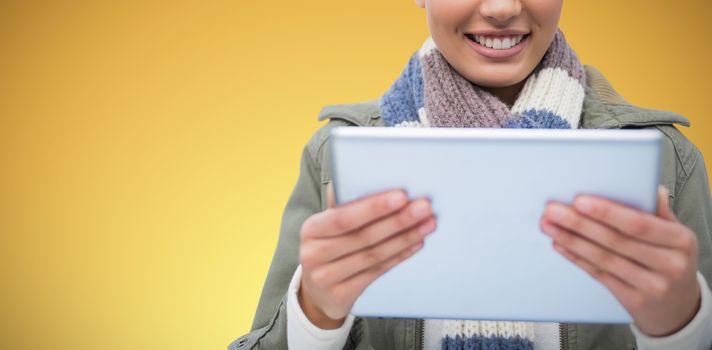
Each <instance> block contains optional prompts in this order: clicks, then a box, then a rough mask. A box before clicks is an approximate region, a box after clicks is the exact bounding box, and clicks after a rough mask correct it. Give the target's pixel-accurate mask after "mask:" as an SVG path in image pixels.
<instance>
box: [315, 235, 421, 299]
mask: <svg viewBox="0 0 712 350" xmlns="http://www.w3.org/2000/svg"><path fill="white" fill-rule="evenodd" d="M426 235H427V233H424V232H423V231H421V230H419V229H418V228H417V227H416V228H412V229H409V230H406V231H403V232H401V233H399V234H397V235H395V236H394V237H391V238H389V239H388V240H386V241H384V242H382V243H379V244H377V245H375V246H372V247H369V248H366V249H362V250H360V251H357V252H355V253H353V254H350V255H347V256H345V257H344V258H342V259H338V260H336V261H334V262H331V263H328V264H324V265H322V266H321V267H318V268H317V269H316V270H314V271H313V272H312V275H311V277H312V279H313V280H314V281H315V283H319V284H321V285H330V284H335V283H337V282H340V281H343V280H346V279H348V278H350V277H352V276H354V275H356V274H358V273H360V272H362V271H364V270H367V269H370V268H372V267H374V266H377V265H379V264H381V263H383V262H384V261H387V260H388V259H391V258H393V257H394V256H397V255H398V254H399V253H400V252H402V251H403V249H406V248H407V247H409V246H412V245H414V244H417V243H419V242H422V241H423V239H424V238H425V236H426Z"/></svg>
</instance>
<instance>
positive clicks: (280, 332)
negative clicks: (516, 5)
mask: <svg viewBox="0 0 712 350" xmlns="http://www.w3.org/2000/svg"><path fill="white" fill-rule="evenodd" d="M586 73H587V86H586V96H585V100H584V107H583V112H582V116H581V125H582V126H581V127H582V128H603V129H620V128H655V129H658V130H660V131H661V132H662V133H663V135H664V142H663V143H664V148H663V170H662V176H661V183H662V184H663V185H665V186H666V187H667V188H668V189H670V205H671V207H672V209H673V210H674V212H675V213H676V214H677V216H678V218H679V219H680V221H681V222H682V223H684V224H685V225H687V226H688V227H690V228H691V229H692V230H694V232H695V233H696V234H697V237H698V239H699V247H700V249H699V269H700V271H701V272H702V274H703V275H704V276H705V278H706V280H707V281H712V240H711V238H710V235H711V233H710V229H711V228H712V199H711V198H710V189H709V183H708V181H707V173H706V170H705V165H704V161H703V159H702V155H701V154H700V151H699V150H698V149H697V148H696V147H695V146H694V145H693V144H692V143H690V141H688V140H687V138H685V136H683V135H682V133H680V131H678V130H677V129H676V127H675V124H678V125H683V126H689V121H688V120H687V119H685V118H684V117H682V116H680V115H677V114H674V113H670V112H663V111H656V110H649V109H642V108H638V107H635V106H633V105H631V104H629V103H628V102H626V101H625V100H624V99H623V98H622V97H620V96H619V95H618V94H617V93H616V92H615V90H613V88H612V87H611V86H610V84H609V83H608V81H607V80H606V79H605V78H604V77H603V76H602V75H601V74H600V72H598V71H597V70H596V69H595V68H592V67H588V66H587V67H586ZM326 119H328V120H329V122H328V123H327V124H326V125H324V126H323V127H322V128H321V129H319V130H318V131H317V132H316V133H315V134H314V135H313V137H312V138H311V139H310V140H309V142H308V143H307V145H306V146H305V147H304V150H303V153H302V159H301V170H300V176H299V179H298V181H297V184H296V186H295V188H294V191H293V193H292V195H291V197H290V198H289V201H288V202H287V206H286V208H285V210H284V216H283V218H282V226H281V232H280V236H279V243H278V244H277V249H276V251H275V253H274V257H273V259H272V264H271V266H270V269H269V273H268V275H267V280H266V281H265V284H264V289H263V290H262V296H261V297H260V301H259V305H258V307H257V312H256V314H255V318H254V321H253V323H252V330H251V331H250V333H248V334H246V335H244V336H242V337H241V338H239V339H237V340H236V341H234V342H233V343H232V344H230V346H229V349H230V350H245V349H271V350H272V349H286V348H287V316H286V313H287V308H286V306H287V297H286V295H287V287H288V285H289V282H290V280H291V277H292V275H293V274H294V271H295V269H296V267H297V265H298V264H299V233H300V228H301V226H302V223H303V222H304V221H305V220H306V219H307V218H308V217H309V216H311V215H313V214H315V213H317V212H320V211H322V210H324V209H325V208H326V203H327V201H326V185H327V184H328V183H329V182H330V181H331V166H330V161H329V160H330V157H329V143H328V142H327V140H328V137H329V130H330V129H331V128H333V127H336V126H383V125H384V122H383V120H382V119H381V117H380V114H379V109H378V103H377V101H371V102H366V103H360V104H351V105H335V106H327V107H325V108H324V109H323V110H322V111H321V113H320V115H319V120H326ZM710 285H712V283H710ZM582 302H585V300H582ZM422 327H423V321H422V320H416V319H384V318H361V317H357V318H356V320H355V321H354V324H353V326H352V328H351V331H350V334H349V338H348V340H347V342H346V345H345V347H344V348H345V349H359V350H361V349H378V350H380V349H384V350H385V349H396V350H400V349H413V350H419V349H421V348H422V345H421V344H422ZM561 330H562V332H561V338H562V348H568V349H606V350H610V349H634V348H635V347H636V344H635V338H634V336H633V334H632V333H631V330H630V327H629V326H628V325H613V324H610V325H609V324H565V325H563V327H562V328H561Z"/></svg>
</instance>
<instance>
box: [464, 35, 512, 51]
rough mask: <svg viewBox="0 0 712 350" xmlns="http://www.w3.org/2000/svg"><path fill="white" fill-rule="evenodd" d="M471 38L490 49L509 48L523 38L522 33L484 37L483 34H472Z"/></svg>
mask: <svg viewBox="0 0 712 350" xmlns="http://www.w3.org/2000/svg"><path fill="white" fill-rule="evenodd" d="M471 38H474V40H475V41H476V42H477V43H478V44H480V45H482V46H486V47H489V48H491V49H495V50H506V49H509V48H512V47H513V46H515V45H517V44H519V43H520V42H521V41H522V39H523V38H524V35H514V36H509V37H504V38H502V37H497V38H493V37H486V36H484V35H474V36H472V37H471Z"/></svg>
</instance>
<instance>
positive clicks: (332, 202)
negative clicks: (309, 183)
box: [326, 181, 336, 208]
mask: <svg viewBox="0 0 712 350" xmlns="http://www.w3.org/2000/svg"><path fill="white" fill-rule="evenodd" d="M326 205H327V208H334V207H336V199H335V198H334V182H333V181H332V182H329V183H328V184H327V185H326Z"/></svg>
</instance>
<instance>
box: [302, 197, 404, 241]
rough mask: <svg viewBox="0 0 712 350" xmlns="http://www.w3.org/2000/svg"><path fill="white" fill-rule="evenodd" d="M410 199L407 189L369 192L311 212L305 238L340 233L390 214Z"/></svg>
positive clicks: (303, 235) (303, 233) (304, 231)
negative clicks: (367, 194)
mask: <svg viewBox="0 0 712 350" xmlns="http://www.w3.org/2000/svg"><path fill="white" fill-rule="evenodd" d="M407 203H408V197H407V196H406V194H405V191H403V190H392V191H387V192H381V193H377V194H373V195H370V196H366V197H363V198H360V199H357V200H354V201H352V202H349V203H347V204H344V205H341V206H338V207H334V208H329V209H327V210H325V211H323V212H321V213H318V214H315V215H312V216H310V217H309V218H308V219H307V220H306V221H305V222H304V224H303V225H302V232H301V233H302V237H303V238H322V237H331V236H338V235H341V234H344V233H347V232H350V231H352V230H355V229H358V228H360V227H362V226H365V225H367V224H368V223H370V222H372V221H374V220H377V219H379V218H382V217H384V216H387V215H390V214H392V213H393V212H395V211H397V210H399V209H401V208H402V207H403V206H405V205H406V204H407Z"/></svg>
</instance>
